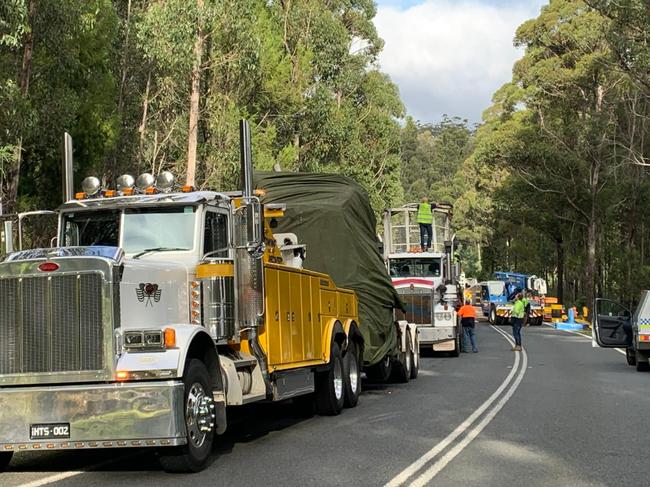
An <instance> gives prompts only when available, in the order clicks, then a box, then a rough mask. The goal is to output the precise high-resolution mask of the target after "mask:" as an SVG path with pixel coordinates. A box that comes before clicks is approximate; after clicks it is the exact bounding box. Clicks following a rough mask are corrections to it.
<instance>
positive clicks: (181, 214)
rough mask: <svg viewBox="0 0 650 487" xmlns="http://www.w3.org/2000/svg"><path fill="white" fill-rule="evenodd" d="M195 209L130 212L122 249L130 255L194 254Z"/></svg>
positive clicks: (154, 209) (124, 230)
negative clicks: (147, 252) (168, 251)
mask: <svg viewBox="0 0 650 487" xmlns="http://www.w3.org/2000/svg"><path fill="white" fill-rule="evenodd" d="M195 212H196V207H195V206H171V207H168V208H127V209H126V210H124V227H123V228H122V233H123V236H122V247H123V248H124V252H126V253H127V254H134V253H139V252H142V251H144V250H146V249H165V248H168V249H174V250H180V249H183V250H191V249H192V248H193V247H194V220H195V219H194V214H195Z"/></svg>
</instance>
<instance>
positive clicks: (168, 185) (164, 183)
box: [156, 171, 174, 193]
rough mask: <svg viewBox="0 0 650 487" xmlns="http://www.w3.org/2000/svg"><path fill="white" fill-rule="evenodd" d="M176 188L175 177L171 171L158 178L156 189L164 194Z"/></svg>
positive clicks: (162, 173)
mask: <svg viewBox="0 0 650 487" xmlns="http://www.w3.org/2000/svg"><path fill="white" fill-rule="evenodd" d="M173 187H174V175H173V174H172V173H170V172H169V171H163V172H161V173H160V174H158V177H156V188H157V189H159V190H160V191H162V192H163V193H168V192H169V191H171V190H172V188H173Z"/></svg>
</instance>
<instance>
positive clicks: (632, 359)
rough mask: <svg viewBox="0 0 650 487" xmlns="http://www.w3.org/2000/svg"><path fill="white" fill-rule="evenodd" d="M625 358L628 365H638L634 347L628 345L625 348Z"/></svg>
mask: <svg viewBox="0 0 650 487" xmlns="http://www.w3.org/2000/svg"><path fill="white" fill-rule="evenodd" d="M625 358H626V360H627V365H636V352H635V351H634V349H633V348H632V347H627V348H626V349H625Z"/></svg>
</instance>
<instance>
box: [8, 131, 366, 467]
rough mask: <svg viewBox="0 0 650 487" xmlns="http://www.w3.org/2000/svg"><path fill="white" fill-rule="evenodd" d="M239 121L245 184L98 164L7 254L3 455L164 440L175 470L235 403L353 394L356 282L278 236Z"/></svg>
mask: <svg viewBox="0 0 650 487" xmlns="http://www.w3.org/2000/svg"><path fill="white" fill-rule="evenodd" d="M240 128H241V133H242V176H243V177H242V179H243V183H244V184H243V190H242V191H239V192H235V193H228V194H225V193H217V192H213V191H194V190H193V189H192V188H189V187H182V188H181V187H178V186H176V185H174V182H173V177H172V176H171V174H169V173H167V172H163V173H161V174H160V175H159V176H158V177H157V178H154V177H153V176H152V175H151V174H146V173H145V174H142V175H140V176H139V177H138V178H137V180H134V178H133V177H132V176H128V175H124V176H121V177H120V178H118V180H117V188H116V189H107V188H102V187H101V184H100V182H99V180H98V179H97V178H93V177H90V178H86V179H85V180H84V182H83V183H82V187H83V192H81V193H78V194H77V196H76V197H72V195H71V191H66V200H65V201H66V202H65V203H64V204H63V205H62V206H61V207H60V208H59V209H58V210H57V214H58V217H59V230H58V237H57V238H58V245H57V246H56V247H54V248H39V249H32V250H20V249H19V250H18V251H16V252H13V253H10V254H9V255H8V257H7V258H6V259H5V261H3V262H2V263H0V411H1V413H0V470H2V469H3V468H4V467H6V466H7V464H8V463H9V462H10V461H11V457H12V455H13V453H14V452H16V451H21V452H22V451H44V450H78V449H83V450H89V449H98V448H133V447H156V448H159V458H160V461H161V464H162V466H163V468H165V469H166V470H168V471H175V472H179V471H181V472H192V471H198V470H201V469H202V468H204V467H205V465H206V464H207V461H208V459H209V456H210V454H211V451H212V445H213V441H214V440H215V437H216V435H219V434H221V433H223V432H224V431H225V429H226V426H227V417H226V407H227V406H228V407H236V406H241V405H244V404H248V403H251V402H255V401H280V400H285V399H290V398H296V400H297V401H298V402H299V404H301V405H303V406H305V407H309V408H312V407H313V408H315V409H316V411H317V412H319V413H320V414H326V415H337V414H339V413H340V412H341V410H342V409H343V408H344V407H354V406H355V405H356V404H357V401H358V399H359V393H360V386H361V381H360V378H361V367H362V365H363V362H362V357H363V347H364V340H363V337H362V335H361V332H360V331H359V325H358V302H357V298H356V294H355V293H354V292H353V291H350V290H347V289H342V288H338V287H337V286H336V285H335V284H334V282H333V281H332V279H331V278H330V277H329V276H328V275H326V274H323V273H317V272H313V271H309V270H306V269H302V257H303V256H304V248H303V247H301V246H300V245H299V244H298V243H297V242H295V238H294V236H292V235H284V236H283V237H284V238H283V239H282V241H281V242H280V245H278V242H277V241H276V240H275V238H274V235H273V233H272V231H271V226H270V220H272V219H276V218H282V217H283V216H284V208H283V205H279V204H278V205H267V206H263V205H261V204H260V201H259V199H258V198H257V197H256V196H255V195H254V194H253V191H252V165H251V162H250V143H249V142H248V141H249V140H250V139H249V137H250V135H249V129H248V125H247V124H246V123H245V122H242V125H241V127H240ZM64 173H65V174H66V175H67V176H68V177H67V178H66V180H67V181H69V180H70V177H69V176H70V175H71V173H72V171H71V160H69V159H67V160H66V169H65V170H64ZM71 186H72V185H71V184H66V188H68V189H69V188H71ZM19 233H20V232H19ZM4 234H5V243H6V244H7V250H11V248H10V247H11V245H10V244H11V243H12V235H13V232H12V229H11V224H8V225H7V226H6V227H5V228H4ZM285 238H286V239H287V241H288V242H289V243H288V244H287V245H288V246H287V247H286V248H285V246H284V245H283V242H284V239H285ZM283 251H284V253H285V255H286V254H289V255H290V256H292V259H291V260H290V261H289V262H285V261H284V259H283ZM310 251H311V252H318V251H319V250H318V249H311V250H310ZM320 251H325V250H323V249H321V250H320ZM294 257H295V258H294ZM298 257H300V258H298Z"/></svg>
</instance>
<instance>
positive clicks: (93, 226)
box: [59, 210, 120, 247]
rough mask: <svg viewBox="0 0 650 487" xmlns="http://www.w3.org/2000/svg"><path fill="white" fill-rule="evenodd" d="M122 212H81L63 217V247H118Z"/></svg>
mask: <svg viewBox="0 0 650 487" xmlns="http://www.w3.org/2000/svg"><path fill="white" fill-rule="evenodd" d="M119 227H120V211H119V210H112V211H80V212H78V213H77V212H71V213H66V214H64V215H63V237H64V241H63V243H61V244H59V245H63V246H65V247H70V246H84V247H85V246H94V245H107V246H109V247H117V246H118V240H119Z"/></svg>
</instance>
